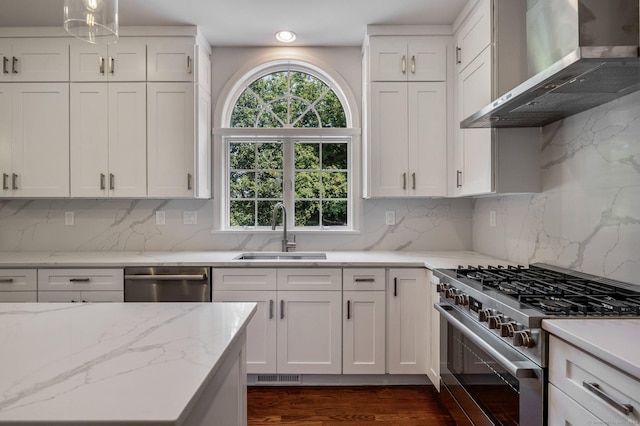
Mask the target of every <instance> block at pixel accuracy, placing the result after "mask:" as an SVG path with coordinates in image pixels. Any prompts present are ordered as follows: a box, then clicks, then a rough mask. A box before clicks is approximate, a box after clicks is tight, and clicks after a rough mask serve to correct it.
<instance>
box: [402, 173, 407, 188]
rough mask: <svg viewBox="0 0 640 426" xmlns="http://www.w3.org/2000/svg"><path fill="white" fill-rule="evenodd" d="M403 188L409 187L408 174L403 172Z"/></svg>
mask: <svg viewBox="0 0 640 426" xmlns="http://www.w3.org/2000/svg"><path fill="white" fill-rule="evenodd" d="M402 189H407V174H406V173H403V174H402Z"/></svg>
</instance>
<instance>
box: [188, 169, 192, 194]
mask: <svg viewBox="0 0 640 426" xmlns="http://www.w3.org/2000/svg"><path fill="white" fill-rule="evenodd" d="M192 178H193V177H192V176H191V173H187V189H188V190H189V191H191V190H192V189H193V185H192V184H191V180H192Z"/></svg>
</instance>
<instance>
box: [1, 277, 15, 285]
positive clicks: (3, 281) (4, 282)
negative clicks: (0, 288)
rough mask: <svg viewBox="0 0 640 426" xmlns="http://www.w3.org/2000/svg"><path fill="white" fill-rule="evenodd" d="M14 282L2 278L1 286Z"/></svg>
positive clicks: (11, 279) (10, 279)
mask: <svg viewBox="0 0 640 426" xmlns="http://www.w3.org/2000/svg"><path fill="white" fill-rule="evenodd" d="M12 282H13V278H0V284H11V283H12Z"/></svg>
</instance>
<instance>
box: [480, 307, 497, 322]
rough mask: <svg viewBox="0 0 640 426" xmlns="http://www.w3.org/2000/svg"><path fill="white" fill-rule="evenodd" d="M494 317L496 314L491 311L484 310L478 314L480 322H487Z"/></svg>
mask: <svg viewBox="0 0 640 426" xmlns="http://www.w3.org/2000/svg"><path fill="white" fill-rule="evenodd" d="M492 315H494V313H493V311H492V310H491V309H483V310H481V311H480V312H478V321H480V322H487V321H489V317H490V316H492Z"/></svg>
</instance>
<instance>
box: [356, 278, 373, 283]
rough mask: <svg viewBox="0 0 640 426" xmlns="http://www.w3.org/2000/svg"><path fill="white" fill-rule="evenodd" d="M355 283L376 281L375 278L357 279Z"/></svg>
mask: <svg viewBox="0 0 640 426" xmlns="http://www.w3.org/2000/svg"><path fill="white" fill-rule="evenodd" d="M354 281H355V282H357V283H372V282H375V281H376V279H375V278H373V277H367V278H356V279H354Z"/></svg>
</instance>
